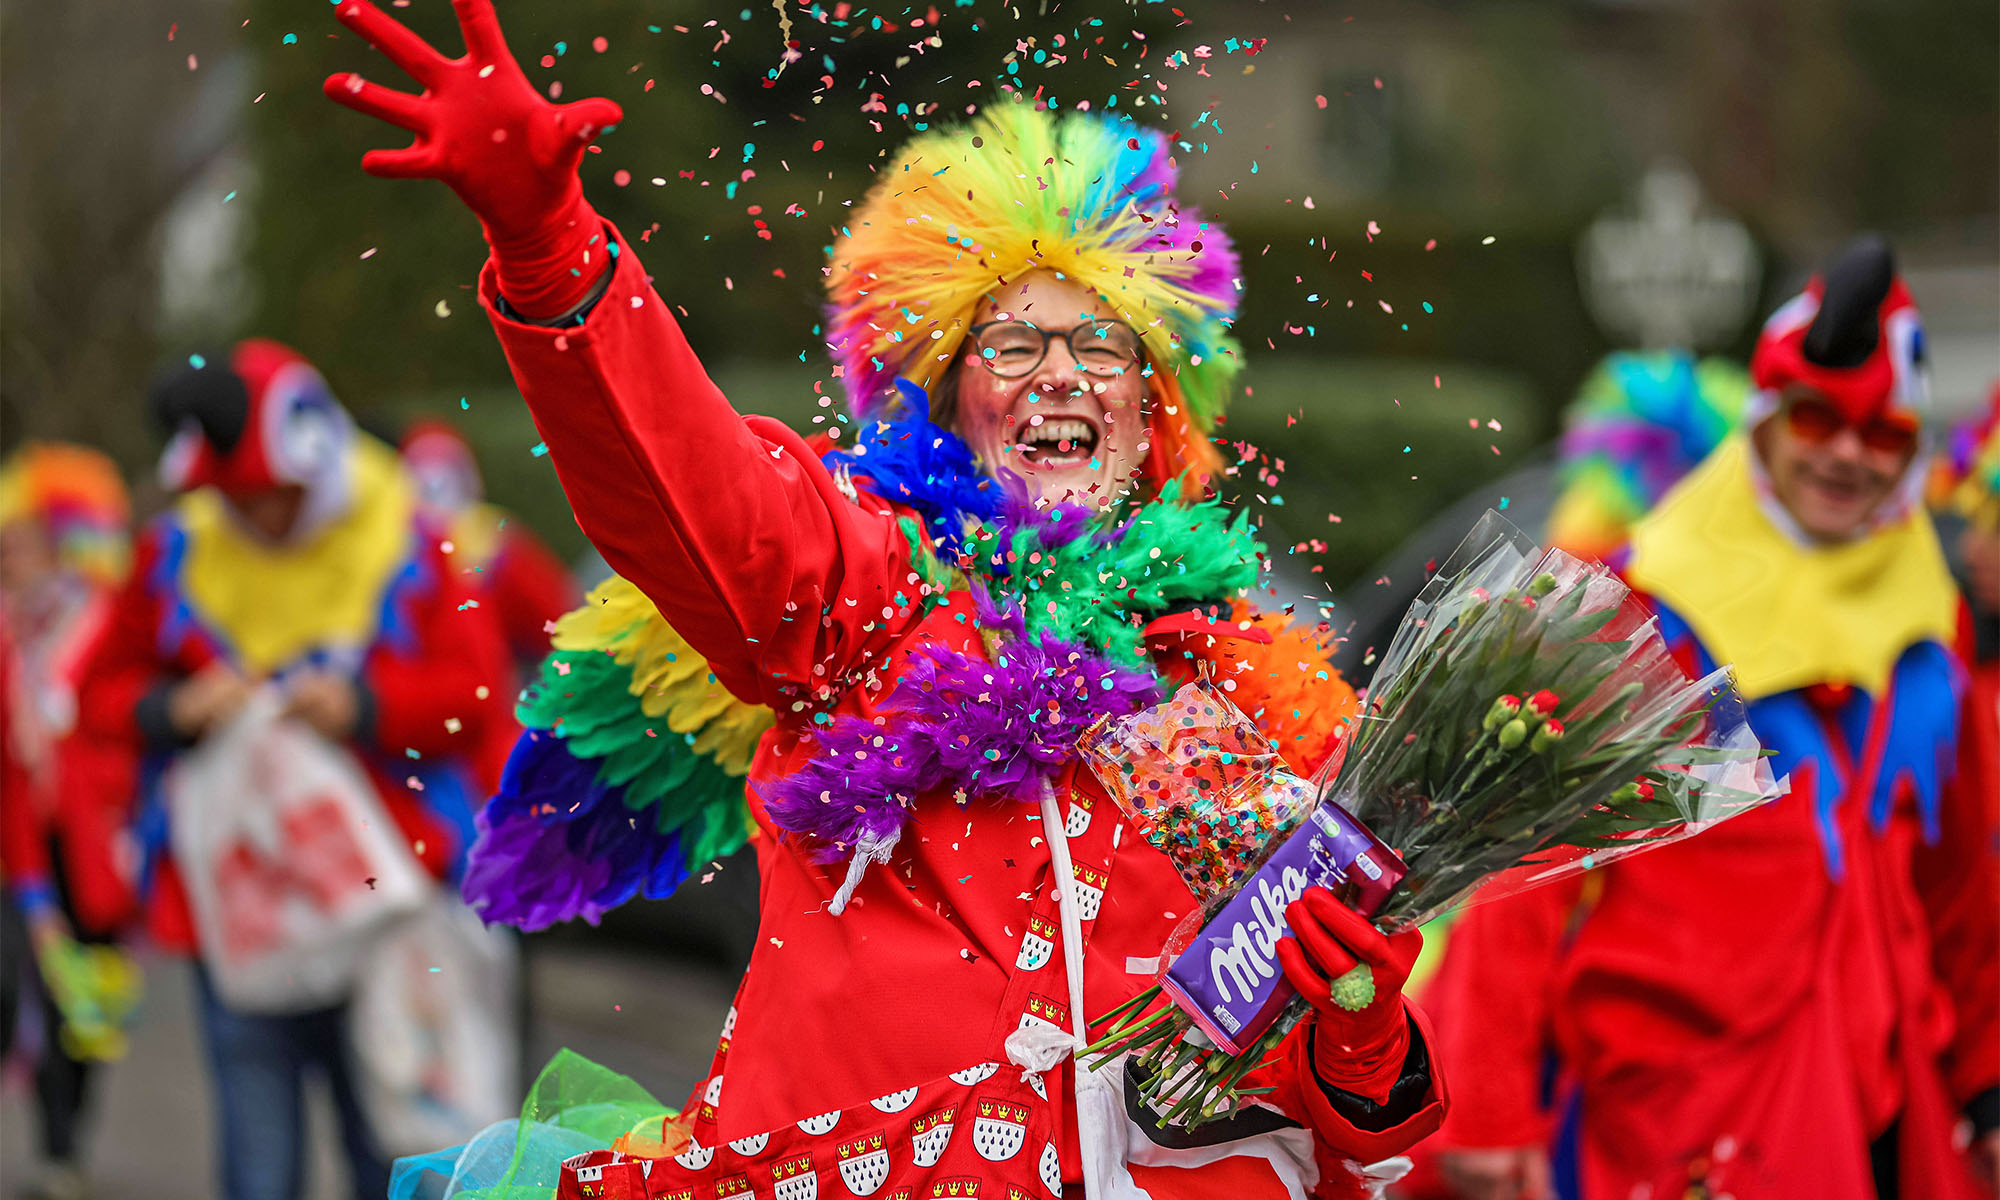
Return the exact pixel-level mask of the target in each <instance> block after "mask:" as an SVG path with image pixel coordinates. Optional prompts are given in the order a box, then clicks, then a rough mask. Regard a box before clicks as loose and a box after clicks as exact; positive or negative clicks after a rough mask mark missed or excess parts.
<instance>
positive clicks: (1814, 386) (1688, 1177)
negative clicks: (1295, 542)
mask: <svg viewBox="0 0 2000 1200" xmlns="http://www.w3.org/2000/svg"><path fill="white" fill-rule="evenodd" d="M1750 374H1751V378H1752V381H1753V383H1754V386H1755V391H1754V392H1753V393H1752V395H1751V398H1750V403H1749V407H1748V410H1747V412H1746V423H1745V426H1744V428H1743V429H1742V430H1741V431H1740V432H1738V433H1736V434H1734V435H1732V436H1730V437H1729V438H1728V439H1726V440H1725V441H1724V442H1723V443H1722V444H1721V446H1720V447H1718V448H1717V449H1716V451H1715V452H1714V453H1713V454H1711V455H1710V456H1709V457H1708V459H1707V460H1706V461H1705V462H1703V463H1702V464H1701V466H1699V467H1698V468H1696V470H1695V471H1693V472H1692V473H1691V474H1690V475H1689V476H1688V477H1687V478H1686V479H1684V480H1683V481H1682V482H1681V483H1680V484H1678V485H1677V486H1676V487H1675V488H1674V489H1673V490H1672V491H1670V492H1669V493H1668V494H1667V495H1666V497H1665V498H1664V499H1663V500H1662V501H1661V503H1660V504H1659V506H1658V507H1657V508H1655V509H1654V510H1653V511H1652V512H1651V513H1649V514H1647V515H1646V516H1645V517H1643V518H1642V519H1641V520H1639V521H1638V522H1637V523H1636V524H1635V525H1634V526H1633V528H1632V532H1631V537H1630V541H1629V544H1628V546H1627V547H1626V549H1625V551H1624V552H1623V554H1622V569H1623V570H1624V572H1625V573H1626V576H1627V578H1628V579H1630V580H1631V581H1632V582H1633V584H1634V585H1635V586H1637V587H1638V588H1640V589H1641V590H1642V591H1644V592H1645V593H1647V594H1648V595H1649V597H1650V598H1651V600H1652V602H1653V603H1654V605H1655V607H1656V609H1657V611H1658V613H1659V615H1660V618H1661V621H1662V623H1663V627H1664V632H1666V633H1667V634H1668V635H1669V641H1670V643H1674V644H1676V646H1677V652H1678V653H1679V654H1681V655H1683V656H1684V657H1685V658H1686V659H1687V661H1688V663H1689V664H1690V665H1691V666H1695V665H1698V666H1700V667H1701V668H1703V669H1707V668H1708V667H1709V666H1711V665H1712V664H1713V663H1715V662H1717V661H1733V662H1734V663H1735V664H1736V668H1737V672H1738V683H1739V686H1740V688H1741V689H1742V693H1743V695H1744V698H1745V699H1746V700H1748V701H1750V709H1749V717H1750V723H1751V725H1752V727H1753V728H1754V729H1755V730H1756V732H1757V735H1758V738H1759V740H1760V741H1761V742H1763V744H1764V745H1765V746H1767V747H1769V748H1771V749H1772V750H1773V751H1774V752H1775V756H1776V757H1775V760H1774V763H1773V766H1774V769H1775V770H1776V771H1777V773H1779V774H1780V775H1786V774H1788V775H1789V776H1790V782H1791V791H1790V794H1789V795H1788V796H1786V797H1783V798H1781V799H1780V800H1778V801H1777V802H1775V803H1773V804H1771V805H1769V806H1768V807H1766V808H1764V809H1762V810H1760V811H1757V812H1754V813H1750V814H1748V815H1746V816H1743V817H1741V818H1738V819H1736V820H1733V821H1730V822H1728V823H1726V824H1724V825H1722V826H1721V827H1720V828H1718V829H1715V830H1712V831H1710V832H1708V833H1706V834H1704V835H1703V836H1702V837H1700V838H1697V839H1694V840H1691V841H1689V842H1687V843H1685V844H1682V845H1679V846H1672V847H1668V848H1666V849H1663V850H1660V851H1658V852H1657V853H1654V854H1650V855H1646V856H1642V857H1640V858H1636V859H1633V860H1631V861H1629V862H1624V863H1618V864H1615V865H1613V866H1611V867H1608V868H1605V869H1603V870H1600V871H1596V872H1592V873H1589V874H1586V875H1584V876H1582V877H1580V878H1579V879H1578V880H1577V881H1576V882H1575V883H1574V884H1571V885H1559V886H1553V887H1549V888H1545V889H1542V890H1541V891H1538V892H1534V893H1530V894H1527V895H1523V896H1519V897H1510V898H1508V899H1505V900H1500V901H1496V902H1494V903H1492V904H1490V905H1485V906H1481V907H1478V908H1474V909H1471V910H1469V911H1468V912H1466V913H1465V914H1464V916H1463V917H1462V918H1461V919H1460V920H1459V922H1458V923H1457V924H1456V926H1455V927H1454V929H1453V935H1452V941H1451V944H1450V946H1449V947H1448V949H1447V951H1446V953H1445V956H1444V960H1443V962H1442V963H1441V964H1440V966H1439V967H1438V971H1437V974H1436V976H1435V978H1434V980H1433V981H1432V983H1431V986H1430V987H1429V988H1427V990H1426V991H1425V993H1424V994H1425V998H1426V1002H1427V1004H1429V1005H1430V1006H1431V1007H1433V1009H1434V1010H1435V1012H1436V1015H1437V1017H1438V1021H1439V1035H1438V1038H1439V1056H1440V1058H1441V1059H1442V1060H1443V1061H1444V1062H1445V1063H1446V1064H1447V1065H1448V1066H1449V1067H1450V1068H1451V1069H1452V1070H1453V1072H1454V1077H1455V1078H1456V1079H1457V1080H1458V1081H1459V1086H1458V1089H1457V1095H1456V1097H1455V1099H1456V1101H1457V1104H1456V1107H1455V1108H1454V1110H1453V1112H1452V1114H1451V1116H1450V1117H1449V1119H1448V1120H1447V1121H1446V1122H1445V1124H1444V1127H1443V1129H1442V1131H1441V1132H1440V1134H1439V1135H1438V1136H1437V1137H1436V1138H1434V1139H1433V1140H1432V1141H1431V1142H1430V1143H1428V1144H1427V1145H1426V1147H1425V1157H1426V1159H1430V1160H1434V1166H1435V1168H1436V1171H1437V1173H1438V1175H1439V1176H1441V1177H1442V1179H1441V1183H1442V1185H1443V1191H1442V1192H1441V1193H1440V1194H1444V1195H1457V1196H1464V1197H1481V1198H1501V1197H1545V1196H1563V1197H1584V1198H1593V1200H1594V1198H1598V1197H1618V1198H1621V1200H1622V1198H1624V1197H1628V1196H1633V1195H1642V1194H1643V1195H1651V1196H1656V1197H1670V1196H1671V1197H1690V1198H1693V1197H1721V1196H1725V1195H1727V1196H1734V1197H1737V1198H1738V1200H1761V1198H1764V1197H1771V1198H1777V1197H1798V1196H1812V1197H1815V1198H1821V1200H1925V1198H1959V1197H1966V1198H1969V1197H1974V1196H1977V1195H1979V1194H1980V1185H1981V1183H1982V1182H1983V1183H1984V1184H1985V1185H1986V1187H1987V1188H1989V1189H1990V1188H1991V1187H1993V1186H1994V1182H1995V1177H1994V1174H1993V1171H1994V1158H1993V1151H1994V1148H1995V1144H1996V1142H1995V1139H1996V1137H2000V1134H1996V1132H1995V1126H1996V1117H2000V1110H1997V1109H1996V1104H2000V1092H1996V1090H1995V1088H1996V1085H2000V1040H1996V1038H2000V1022H1996V1007H2000V1001H1997V1000H1996V995H1995V986H1994V984H1995V960H1996V957H2000V925H1996V922H2000V905H1996V904H1994V903H1993V902H1992V901H1993V898H1994V897H1995V895H1996V893H1995V892H1994V890H1993V889H1994V887H1995V886H1996V885H1995V878H1996V876H1995V845H1994V842H1993V839H1992V836H1991V823H1990V822H1991V809H1990V801H1991V797H1992V796H1993V795H1994V794H1995V792H1996V789H2000V777H1996V776H1995V774H1994V773H1993V764H1992V763H1991V762H1990V761H1979V760H1978V759H1977V757H1976V756H1970V755H1966V754H1965V753H1964V751H1965V750H1966V748H1967V747H1968V746H1969V745H1971V744H1972V743H1973V742H1975V741H1977V740H1979V739H1980V738H1982V737H1985V736H1990V730H1989V731H1988V732H1987V733H1984V734H1982V733H1981V732H1980V729H1979V726H1980V722H1981V720H1982V717H1981V715H1980V714H1979V713H1978V712H1976V711H1974V710H1973V708H1972V706H1971V705H1969V704H1968V699H1970V698H1975V697H1976V691H1974V692H1968V688H1967V674H1966V660H1965V657H1964V654H1963V652H1962V649H1961V647H1962V639H1961V631H1962V629H1963V628H1964V626H1963V623H1962V619H1961V618H1962V613H1961V604H1960V600H1959V597H1958V595H1957V593H1956V590H1955V589H1954V587H1953V585H1952V580H1951V577H1950V575H1949V573H1948V572H1947V570H1946V566H1945V561H1944V557H1943V554H1942V553H1941V551H1940V547H1939V544H1938V539H1937V537H1936V534H1935V533H1934V531H1933V527H1932V524H1931V522H1930V520H1929V518H1928V516H1927V515H1926V514H1925V512H1924V511H1923V508H1922V496H1923V483H1924V477H1925V469H1926V465H1927V464H1926V457H1927V456H1926V455H1925V453H1924V445H1923V441H1924V435H1923V432H1922V426H1921V419H1922V415H1923V412H1924V410H1925V407H1926V405H1927V395H1926V382H1925V376H1924V361H1923V330H1922V326H1921V323H1920V321H1919V318H1918V314H1917V310H1916V307H1915V304H1914V303H1913V302H1912V300H1911V297H1910V294H1909V292H1908V290H1907V288H1906V287H1905V286H1904V284H1903V281H1902V279H1901V278H1900V276H1899V275H1898V274H1897V273H1896V270H1895V265H1894V260H1893V257H1892V254H1891V251H1890V248H1889V246H1888V245H1887V244H1886V243H1885V242H1883V241H1882V240H1880V239H1878V238H1873V237H1868V238H1862V239H1860V240H1858V241H1856V242H1855V243H1853V244H1852V245H1850V246H1849V247H1848V248H1847V249H1846V250H1845V251H1843V252H1842V253H1841V254H1840V255H1838V256H1837V257H1836V258H1835V259H1834V260H1833V261H1832V262H1831V263H1830V264H1829V265H1828V266H1827V268H1826V270H1825V271H1824V273H1823V274H1821V275H1818V276H1815V277H1814V278H1813V279H1812V280H1811V281H1810V283H1809V284H1808V285H1807V287H1806V290H1805V291H1804V292H1803V293H1802V294H1801V295H1799V296H1798V297H1796V298H1795V299H1793V300H1792V301H1790V302H1789V303H1787V304H1785V305H1784V306H1783V307H1781V308H1780V309H1779V310H1778V311H1777V312H1776V313H1775V314H1774V315H1773V316H1772V317H1771V318H1770V320H1769V322H1768V323H1767V324H1766V325H1765V327H1764V330H1763V332H1762V335H1761V336H1760V338H1759V340H1758V343H1757V347H1756V352H1755V354H1754V356H1753V358H1752V361H1751V364H1750ZM1983 719H1985V720H1988V721H1990V719H1991V713H1990V711H1989V712H1988V713H1987V714H1985V717H1984V718H1983ZM1968 1133H1969V1135H1970V1144H1969V1148H1968V1147H1967V1145H1966V1143H1965V1142H1963V1141H1962V1140H1961V1139H1963V1138H1964V1137H1965V1136H1966V1135H1967V1134H1968ZM1432 1165H1433V1163H1432V1162H1427V1163H1426V1164H1425V1171H1424V1172H1420V1175H1423V1174H1427V1173H1428V1170H1429V1168H1430V1167H1431V1166H1432Z"/></svg>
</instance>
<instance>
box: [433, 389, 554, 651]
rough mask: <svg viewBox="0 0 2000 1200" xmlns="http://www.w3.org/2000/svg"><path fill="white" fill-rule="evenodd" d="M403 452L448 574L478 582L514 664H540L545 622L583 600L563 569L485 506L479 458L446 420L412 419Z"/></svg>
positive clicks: (504, 514) (513, 522) (529, 534)
mask: <svg viewBox="0 0 2000 1200" xmlns="http://www.w3.org/2000/svg"><path fill="white" fill-rule="evenodd" d="M402 455H403V465H404V466H405V467H406V468H408V470H409V472H410V476H411V478H413V479H415V480H416V484H417V502H418V503H419V504H420V505H422V506H423V508H424V510H425V511H426V513H427V514H429V516H430V519H431V520H432V521H434V522H435V523H437V524H438V525H440V526H442V527H443V528H444V529H446V530H447V531H448V534H449V537H448V540H449V542H450V548H449V550H448V553H449V554H450V555H451V562H452V566H453V569H454V570H458V571H461V572H468V573H470V574H472V575H473V576H474V577H475V578H476V580H477V581H478V582H479V583H481V584H483V585H484V587H485V589H486V597H487V603H488V604H489V605H491V607H492V608H493V614H494V619H495V620H497V621H498V622H499V623H500V628H501V631H502V632H503V633H505V634H506V637H507V649H508V651H509V652H510V653H511V654H512V655H513V657H514V660H515V661H516V662H520V663H526V664H533V663H537V662H540V661H541V657H542V655H544V654H546V653H548V649H549V624H550V623H551V622H552V621H554V620H555V619H556V618H557V617H560V616H561V615H563V614H564V613H566V612H568V611H569V610H570V609H572V608H575V607H576V606H577V604H578V603H579V602H580V601H581V600H582V599H583V594H582V592H581V591H579V590H578V588H577V586H576V580H575V579H574V578H572V577H571V575H570V571H569V568H567V567H565V566H564V565H563V563H562V560H561V559H559V558H557V557H556V556H555V553H554V552H553V551H551V550H550V549H549V548H548V546H547V545H546V544H544V543H543V541H542V540H541V539H540V538H538V537H536V536H535V533H534V531H533V530H531V529H529V528H528V527H527V526H526V525H524V524H522V523H521V521H520V520H519V519H518V518H517V517H515V516H514V514H512V513H509V512H508V511H506V510H505V509H503V508H500V507H498V506H496V505H494V504H492V503H490V502H488V501H487V499H486V481H485V479H484V478H483V477H482V476H481V474H480V471H479V460H478V459H477V458H476V457H474V455H473V453H472V446H471V444H470V443H468V442H467V441H466V440H465V435H464V434H461V433H460V432H459V431H458V430H457V429H456V428H454V427H453V426H452V425H451V424H450V423H448V422H445V421H441V420H438V419H436V418H425V419H424V420H421V421H415V422H412V423H411V425H410V428H409V431H408V432H406V433H405V434H404V435H403V438H402Z"/></svg>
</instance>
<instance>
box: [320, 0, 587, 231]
mask: <svg viewBox="0 0 2000 1200" xmlns="http://www.w3.org/2000/svg"><path fill="white" fill-rule="evenodd" d="M452 8H453V10H454V11H456V12H457V14H458V26H459V29H460V30H461V31H462V32H463V33H464V36H465V54H464V55H463V56H462V57H460V58H446V57H445V56H444V55H442V54H440V53H438V52H437V50H435V49H434V48H432V47H431V45H430V44H429V43H428V42H426V41H424V40H423V39H422V38H420V37H418V36H417V35H416V34H414V33H412V32H410V30H409V29H408V28H407V27H405V26H404V25H403V24H402V23H401V22H400V21H397V20H396V19H395V18H394V17H391V16H389V15H388V14H387V13H384V12H383V11H382V10H381V9H379V8H376V7H375V6H374V5H373V4H371V3H369V2H368V0H340V7H339V8H338V10H337V11H336V15H338V17H339V18H340V22H341V24H343V25H346V26H347V27H348V28H349V29H352V30H353V31H354V32H356V33H358V34H360V35H361V36H362V37H363V38H366V39H367V40H368V42H369V44H371V45H373V46H374V47H375V48H376V49H377V50H380V51H381V52H382V53H383V54H384V55H386V56H387V57H388V59H389V61H390V62H393V63H395V64H396V65H397V66H398V67H401V68H402V69H403V71H404V72H405V73H407V74H408V75H409V76H410V77H411V78H412V79H415V80H416V81H417V82H418V83H420V84H422V85H423V87H424V90H423V92H422V94H421V95H415V96H413V95H410V94H409V93H408V92H399V91H395V90H394V89H391V88H386V87H383V86H381V85H380V84H376V83H370V82H369V81H367V80H366V79H363V78H362V77H361V76H359V75H356V74H352V73H350V72H343V73H341V74H338V75H334V76H331V77H329V78H328V79H327V81H326V84H325V92H326V94H327V96H328V98H330V99H332V100H334V101H336V102H338V103H340V104H344V105H346V106H347V107H349V108H351V109H354V110H355V111H356V112H361V113H366V114H367V115H369V116H371V117H377V118H379V119H381V120H384V121H387V122H389V123H390V124H391V125H395V126H398V127H400V128H403V129H407V130H409V131H410V132H412V133H414V134H416V135H417V139H416V141H414V142H412V143H411V144H410V145H408V146H406V147H404V148H403V149H400V150H371V151H369V152H368V153H367V154H366V155H365V156H364V157H363V158H362V160H361V167H362V169H363V170H365V171H367V172H368V173H369V174H371V175H380V176H383V177H385V178H391V179H412V178H423V179H440V180H443V181H444V182H445V183H446V184H448V185H450V187H451V189H452V191H454V192H457V193H458V196H459V198H460V199H461V200H463V201H465V204H466V207H468V208H470V209H471V210H472V211H473V213H474V214H475V215H477V216H478V217H479V220H480V222H481V223H482V224H483V225H484V226H485V228H486V235H487V240H488V241H490V242H492V243H493V246H494V249H495V250H496V251H499V252H500V253H501V254H502V255H503V257H504V255H505V254H506V252H507V250H508V249H509V247H510V246H512V247H523V246H525V247H527V248H528V250H529V252H530V253H532V252H533V251H534V249H535V246H534V243H536V242H537V241H541V240H544V239H546V238H547V237H549V236H551V235H553V234H555V233H556V232H557V231H559V230H560V229H562V228H563V227H564V226H566V225H568V224H570V223H571V222H572V221H573V220H574V219H575V217H576V214H577V211H578V210H579V209H580V208H582V207H583V189H582V187H581V185H580V184H579V183H578V182H577V178H576V168H577V164H578V163H579V162H580V161H582V158H583V151H584V147H585V146H586V145H588V144H589V143H590V142H591V140H592V139H594V138H595V137H596V136H597V135H598V133H599V132H601V131H602V130H603V129H604V128H605V127H606V126H608V125H613V124H616V123H617V122H618V120H619V119H620V117H621V116H622V115H623V113H622V112H621V110H620V109H619V107H618V105H617V104H615V103H613V102H612V101H610V100H607V99H604V98H602V97H593V98H591V99H587V100H579V101H576V102H575V103H573V104H562V105H558V104H554V103H551V102H550V101H549V100H547V99H545V98H544V97H543V96H542V95H541V94H540V93H539V92H537V91H536V90H535V87H534V85H533V84H531V83H529V82H528V77H527V76H526V75H524V74H522V73H521V68H520V65H519V64H517V63H516V62H515V61H514V56H513V55H512V54H510V53H509V52H508V50H507V42H506V39H505V38H503V37H502V36H501V33H500V21H499V18H498V17H496V16H495V15H494V12H493V3H492V0H452Z"/></svg>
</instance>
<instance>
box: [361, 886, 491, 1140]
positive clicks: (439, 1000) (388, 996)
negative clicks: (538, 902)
mask: <svg viewBox="0 0 2000 1200" xmlns="http://www.w3.org/2000/svg"><path fill="white" fill-rule="evenodd" d="M520 987H521V980H520V953H519V950H518V948H517V946H516V943H515V940H514V935H513V933H512V932H511V931H509V930H502V929H497V928H495V929H489V928H487V927H486V925H485V924H484V923H483V922H481V921H480V919H479V917H478V916H477V915H476V914H474V913H473V911H472V910H471V909H469V908H467V907H466V906H465V905H464V904H463V903H461V902H460V901H459V899H458V897H457V896H455V895H452V894H451V893H449V892H446V891H442V890H441V891H438V892H436V893H435V894H434V895H433V896H432V898H431V900H430V902H429V903H427V904H426V905H425V906H424V908H423V911H421V912H419V913H418V914H417V915H416V916H415V917H413V918H411V919H410V920H409V921H407V922H405V923H403V924H402V925H400V926H398V927H397V928H396V930H395V931H394V932H393V933H391V934H390V935H389V936H387V937H385V938H383V939H381V941H379V942H378V943H377V944H376V945H375V947H374V949H373V950H372V951H371V952H370V953H369V955H368V958H367V959H366V961H365V963H364V965H363V968H362V972H361V977H360V980H359V982H358V984H357V986H356V991H355V994H354V1007H353V1008H352V1009H350V1010H349V1013H348V1025H349V1029H350V1032H351V1035H352V1039H353V1045H354V1049H355V1054H356V1057H357V1058H359V1059H360V1062H361V1075H362V1099H363V1102H364V1103H365V1104H366V1106H367V1109H368V1118H369V1124H370V1125H372V1126H373V1127H374V1128H375V1130H376V1133H377V1136H378V1137H380V1138H381V1139H382V1141H383V1148H384V1149H386V1150H387V1151H389V1153H391V1154H393V1155H397V1156H402V1155H408V1154H420V1153H423V1152H425V1151H428V1150H434V1149H436V1148H437V1147H439V1146H453V1145H458V1144H460V1143H462V1142H465V1141H467V1140H469V1139H470V1138H471V1137H472V1136H473V1135H474V1134H476V1133H478V1132H479V1131H480V1130H482V1129H484V1128H486V1127H487V1126H488V1125H491V1124H493V1123H494V1122H496V1121H500V1120H502V1119H504V1118H506V1117H510V1116H514V1115H516V1114H517V1113H518V1112H519V1111H520V1104H521V1080H520V1029H519V1020H518V1014H519V1011H520V1010H519V1005H518V1004H517V1003H516V1001H517V1000H518V998H519V995H520Z"/></svg>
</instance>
